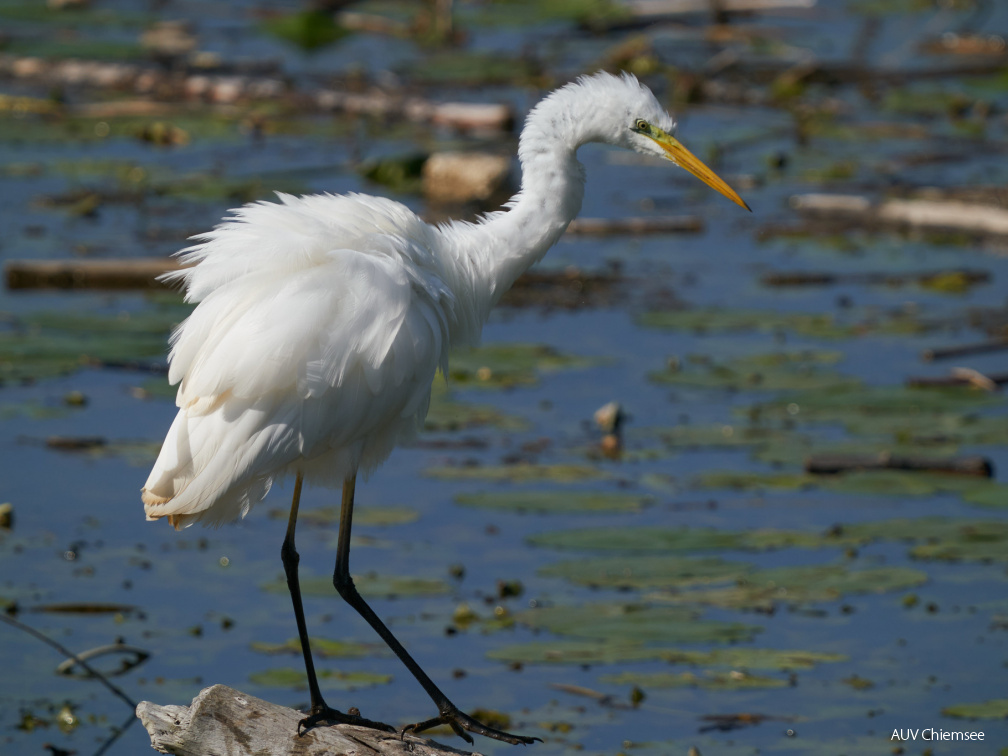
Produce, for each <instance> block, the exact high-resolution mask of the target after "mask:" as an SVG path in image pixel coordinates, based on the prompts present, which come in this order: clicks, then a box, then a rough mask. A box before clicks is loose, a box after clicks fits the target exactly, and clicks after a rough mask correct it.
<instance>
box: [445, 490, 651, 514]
mask: <svg viewBox="0 0 1008 756" xmlns="http://www.w3.org/2000/svg"><path fill="white" fill-rule="evenodd" d="M455 501H456V502H457V503H458V504H461V505H462V506H464V507H476V508H479V509H495V510H505V511H516V512H528V513H534V514H570V513H576V514H584V513H591V512H596V513H613V512H640V511H641V510H642V509H644V508H646V507H648V506H650V505H651V504H652V503H653V502H654V497H652V496H648V495H640V494H630V493H603V492H599V491H568V490H563V489H558V490H551V491H507V492H500V491H492V492H491V491H486V492H482V493H474V494H459V495H458V496H456V497H455Z"/></svg>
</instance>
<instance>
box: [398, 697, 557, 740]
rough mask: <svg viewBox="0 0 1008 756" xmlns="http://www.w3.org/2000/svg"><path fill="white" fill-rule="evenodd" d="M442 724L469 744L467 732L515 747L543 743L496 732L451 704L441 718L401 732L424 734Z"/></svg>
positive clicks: (443, 710) (408, 726) (435, 718)
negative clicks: (425, 731)
mask: <svg viewBox="0 0 1008 756" xmlns="http://www.w3.org/2000/svg"><path fill="white" fill-rule="evenodd" d="M441 724H446V725H448V726H449V727H451V728H452V729H453V730H454V731H455V734H456V735H458V736H459V737H460V738H462V739H463V740H464V741H466V742H467V743H469V744H472V742H473V739H472V738H471V737H469V734H468V733H467V732H466V730H468V731H469V732H474V733H476V734H477V735H483V736H484V737H487V738H493V739H494V740H503V741H504V742H505V743H511V744H513V745H518V744H521V745H531V744H532V743H535V742H536V741H537V740H538V741H539V742H540V743H541V742H542V738H529V737H526V736H524V735H512V734H511V733H510V732H504V731H503V730H495V729H494V728H493V727H487V726H486V725H485V724H483V723H482V722H479V721H477V720H475V719H473V718H472V717H470V716H469V715H468V714H464V713H463V712H461V711H459V710H458V709H457V708H455V707H454V706H453V705H451V704H448V705H447V706H444V707H442V709H441V715H440V716H437V717H434V718H433V719H428V720H427V721H425V722H416V723H415V724H409V725H406V726H405V727H403V728H402V730H401V732H403V733H406V732H423V731H424V730H429V729H430V728H431V727H437V726H438V725H441Z"/></svg>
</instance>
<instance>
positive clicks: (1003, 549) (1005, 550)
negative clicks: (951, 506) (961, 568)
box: [910, 522, 1008, 562]
mask: <svg viewBox="0 0 1008 756" xmlns="http://www.w3.org/2000/svg"><path fill="white" fill-rule="evenodd" d="M910 556H911V557H913V558H915V559H937V560H941V561H947V562H1006V561H1008V523H1004V522H987V523H975V524H964V525H962V526H960V527H956V528H946V529H944V530H942V531H941V532H940V533H936V534H934V535H932V536H931V537H930V538H928V539H927V540H926V541H925V542H924V543H920V544H918V545H916V546H914V547H913V548H912V549H911V550H910Z"/></svg>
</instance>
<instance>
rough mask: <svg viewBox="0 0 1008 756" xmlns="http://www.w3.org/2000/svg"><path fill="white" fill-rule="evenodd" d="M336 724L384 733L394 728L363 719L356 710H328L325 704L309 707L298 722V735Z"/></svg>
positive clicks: (392, 730)
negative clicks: (344, 711) (321, 726)
mask: <svg viewBox="0 0 1008 756" xmlns="http://www.w3.org/2000/svg"><path fill="white" fill-rule="evenodd" d="M336 724H348V725H356V726H357V727H370V728H371V729H372V730H383V731H384V732H395V731H396V730H395V728H394V727H392V726H391V725H387V724H385V723H384V722H373V721H371V720H370V719H364V717H362V716H361V715H360V712H359V711H358V710H357V709H356V708H353V709H350V710H349V711H348V712H347V713H346V714H344V713H343V712H342V711H337V710H336V709H330V708H329V707H328V706H326V705H325V704H318V705H315V706H312V707H311V711H309V712H308V716H307V717H305V718H304V719H302V720H301V721H300V722H298V730H297V731H298V735H299V736H301V735H304V734H305V733H306V732H308V730H310V729H312V728H313V727H318V726H319V725H324V726H326V727H328V726H330V725H336Z"/></svg>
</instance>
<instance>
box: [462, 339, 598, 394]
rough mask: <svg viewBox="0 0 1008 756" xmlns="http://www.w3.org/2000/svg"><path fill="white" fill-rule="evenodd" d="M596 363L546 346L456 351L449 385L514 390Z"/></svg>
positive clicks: (514, 344) (484, 347)
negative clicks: (546, 375) (544, 376)
mask: <svg viewBox="0 0 1008 756" xmlns="http://www.w3.org/2000/svg"><path fill="white" fill-rule="evenodd" d="M595 362H596V361H594V360H590V359H588V358H585V357H577V356H575V355H570V354H565V353H563V352H560V351H559V350H557V349H554V348H553V347H551V346H546V345H543V344H520V343H511V344H487V345H486V346H482V347H478V348H476V349H456V350H453V351H452V354H451V358H450V364H449V368H448V371H449V375H448V384H449V386H451V387H453V388H454V387H464V388H497V389H499V388H512V387H514V386H527V385H531V384H534V383H536V382H538V380H539V376H540V375H541V374H543V373H554V372H557V371H559V370H572V369H577V368H584V367H588V366H590V365H593V364H595Z"/></svg>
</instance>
